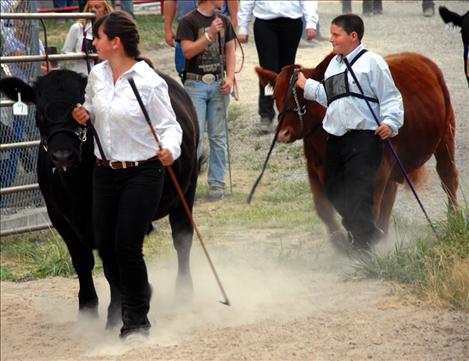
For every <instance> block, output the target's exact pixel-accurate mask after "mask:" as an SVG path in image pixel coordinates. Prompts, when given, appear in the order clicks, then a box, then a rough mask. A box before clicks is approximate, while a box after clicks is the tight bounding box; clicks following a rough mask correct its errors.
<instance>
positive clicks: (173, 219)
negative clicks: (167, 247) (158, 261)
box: [169, 180, 197, 301]
mask: <svg viewBox="0 0 469 361" xmlns="http://www.w3.org/2000/svg"><path fill="white" fill-rule="evenodd" d="M196 182H197V181H196V180H193V181H192V183H191V185H190V186H189V189H188V190H187V192H186V194H185V196H186V201H187V204H188V205H189V208H190V210H191V212H192V206H193V204H194V198H195V190H196V185H197V183H196ZM169 222H170V224H171V231H172V236H173V244H174V248H175V249H176V251H177V256H178V275H177V280H176V297H177V298H178V299H179V300H180V301H187V300H190V299H191V298H192V295H193V292H194V291H193V285H192V276H191V270H190V252H191V247H192V236H193V234H194V228H193V227H192V224H191V222H190V220H189V218H188V216H187V214H186V212H185V211H184V206H183V205H182V202H180V203H179V205H178V206H177V207H176V208H175V209H174V210H172V211H171V213H170V214H169Z"/></svg>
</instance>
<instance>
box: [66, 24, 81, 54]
mask: <svg viewBox="0 0 469 361" xmlns="http://www.w3.org/2000/svg"><path fill="white" fill-rule="evenodd" d="M80 31H81V26H80V25H79V24H78V23H75V24H73V25H72V26H71V27H70V30H69V31H68V34H67V37H66V38H65V42H64V46H63V48H62V53H64V54H67V53H74V52H75V49H76V48H77V41H78V38H79V37H80ZM80 38H82V39H83V37H80Z"/></svg>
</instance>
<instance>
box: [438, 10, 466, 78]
mask: <svg viewBox="0 0 469 361" xmlns="http://www.w3.org/2000/svg"><path fill="white" fill-rule="evenodd" d="M438 10H439V11H440V16H441V18H442V19H443V21H444V22H445V23H446V24H448V23H453V24H454V25H455V26H459V27H460V28H461V36H462V43H463V46H464V74H466V80H467V85H468V86H469V60H468V58H467V56H468V48H469V11H468V12H466V14H464V15H459V14H457V13H455V12H453V11H450V10H448V9H447V8H446V6H440V7H439V8H438Z"/></svg>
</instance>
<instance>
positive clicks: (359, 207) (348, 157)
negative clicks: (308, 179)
mask: <svg viewBox="0 0 469 361" xmlns="http://www.w3.org/2000/svg"><path fill="white" fill-rule="evenodd" d="M382 158H383V142H382V141H381V139H380V138H379V137H378V136H376V135H375V134H374V131H372V130H354V131H350V132H348V133H346V134H345V135H343V136H341V137H336V136H333V135H329V138H328V140H327V145H326V169H325V172H326V174H325V185H326V192H327V197H328V199H329V200H330V201H331V202H332V204H333V205H334V207H335V208H336V210H337V211H338V212H339V214H340V215H341V216H342V224H343V225H344V227H345V228H346V229H347V231H349V232H350V233H351V234H352V235H353V238H354V241H355V242H357V243H358V244H363V245H366V244H367V243H370V242H371V241H372V240H373V238H374V237H375V236H377V235H379V231H378V230H377V228H376V226H375V224H374V220H373V219H374V217H373V202H374V184H375V181H376V175H377V171H378V168H379V166H380V164H381V160H382Z"/></svg>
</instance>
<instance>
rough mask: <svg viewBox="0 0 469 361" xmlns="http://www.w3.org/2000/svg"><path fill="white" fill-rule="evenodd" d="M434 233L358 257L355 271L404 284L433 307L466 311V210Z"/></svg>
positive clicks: (468, 303)
mask: <svg viewBox="0 0 469 361" xmlns="http://www.w3.org/2000/svg"><path fill="white" fill-rule="evenodd" d="M437 234H438V238H437V237H435V236H434V235H432V234H429V235H428V236H426V237H425V236H424V237H420V238H417V239H416V241H415V242H414V243H413V244H411V245H408V244H404V243H403V242H399V243H397V244H396V246H395V248H394V250H392V251H391V252H388V253H385V254H370V255H367V256H365V257H361V258H360V259H359V260H358V262H357V264H356V267H355V272H356V274H357V275H359V276H361V277H367V278H378V279H383V280H389V281H395V282H398V283H400V284H403V285H405V286H407V288H408V289H409V290H410V291H411V292H413V293H415V294H417V295H418V296H419V297H421V298H423V299H425V300H428V301H429V302H431V303H433V304H437V305H442V306H445V307H450V308H454V309H463V310H469V207H468V206H467V205H466V206H465V208H463V209H462V210H460V211H458V212H455V213H451V214H450V215H449V216H448V220H447V221H442V222H439V223H438V224H437Z"/></svg>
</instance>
